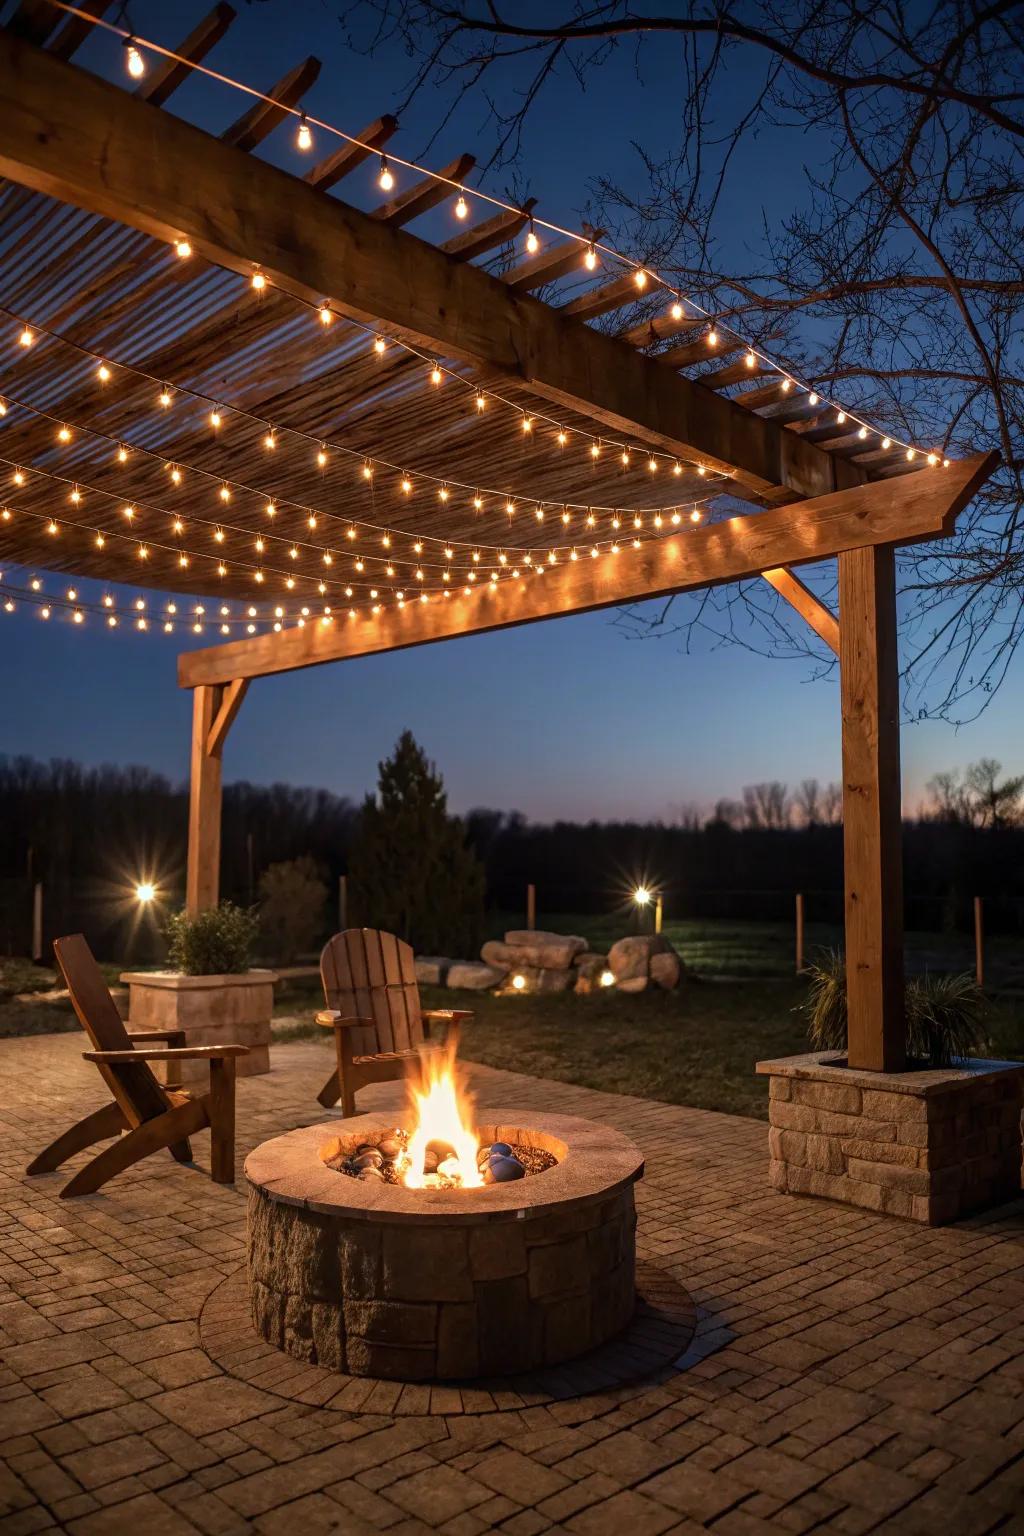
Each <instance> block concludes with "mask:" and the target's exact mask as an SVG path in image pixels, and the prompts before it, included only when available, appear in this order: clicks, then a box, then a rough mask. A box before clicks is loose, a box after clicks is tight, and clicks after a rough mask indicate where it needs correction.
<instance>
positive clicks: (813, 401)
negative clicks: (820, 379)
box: [807, 389, 818, 405]
mask: <svg viewBox="0 0 1024 1536" xmlns="http://www.w3.org/2000/svg"><path fill="white" fill-rule="evenodd" d="M817 403H818V396H817V394H816V393H815V391H814V390H813V389H812V390H811V392H810V394H809V395H808V396H807V404H808V405H817Z"/></svg>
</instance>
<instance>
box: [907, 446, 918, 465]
mask: <svg viewBox="0 0 1024 1536" xmlns="http://www.w3.org/2000/svg"><path fill="white" fill-rule="evenodd" d="M916 458H917V449H916V448H908V449H907V461H908V463H911V464H912V463H913V461H914V460H915V459H916Z"/></svg>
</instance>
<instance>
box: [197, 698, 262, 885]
mask: <svg viewBox="0 0 1024 1536" xmlns="http://www.w3.org/2000/svg"><path fill="white" fill-rule="evenodd" d="M248 686H249V685H248V681H247V679H245V678H236V679H235V680H234V681H233V682H230V683H228V684H226V685H225V686H223V687H222V686H219V685H217V684H203V683H201V684H199V686H198V687H196V688H194V689H193V690H192V759H191V780H190V790H189V809H188V874H187V877H186V882H185V908H186V910H187V911H188V912H191V913H196V912H201V911H203V909H204V908H205V907H215V906H216V905H217V902H218V901H219V899H220V815H221V756H222V753H223V751H224V742H225V740H226V738H227V734H228V731H229V730H230V729H231V725H232V722H233V721H234V718H235V716H236V714H237V713H238V710H239V708H240V707H241V703H242V700H243V698H244V697H245V691H246V689H247V688H248Z"/></svg>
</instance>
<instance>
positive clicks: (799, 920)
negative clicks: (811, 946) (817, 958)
mask: <svg viewBox="0 0 1024 1536" xmlns="http://www.w3.org/2000/svg"><path fill="white" fill-rule="evenodd" d="M803 968H804V897H803V892H802V891H797V893H796V974H797V975H798V976H799V975H800V973H801V971H802V970H803Z"/></svg>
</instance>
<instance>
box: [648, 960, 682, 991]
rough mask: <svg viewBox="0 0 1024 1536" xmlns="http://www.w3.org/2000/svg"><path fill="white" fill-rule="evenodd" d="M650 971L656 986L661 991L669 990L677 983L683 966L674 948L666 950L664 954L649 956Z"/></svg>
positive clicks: (676, 985)
mask: <svg viewBox="0 0 1024 1536" xmlns="http://www.w3.org/2000/svg"><path fill="white" fill-rule="evenodd" d="M650 972H651V980H652V981H653V982H654V983H655V985H656V986H659V987H660V988H661V989H662V991H663V992H671V991H673V990H674V989H675V988H676V987H678V985H679V980H680V977H681V976H682V974H683V966H682V962H681V961H680V959H679V956H678V955H677V954H676V952H675V950H666V951H665V953H664V954H661V955H652V956H651V963H650Z"/></svg>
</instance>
